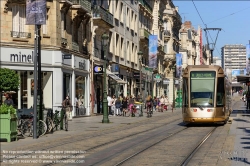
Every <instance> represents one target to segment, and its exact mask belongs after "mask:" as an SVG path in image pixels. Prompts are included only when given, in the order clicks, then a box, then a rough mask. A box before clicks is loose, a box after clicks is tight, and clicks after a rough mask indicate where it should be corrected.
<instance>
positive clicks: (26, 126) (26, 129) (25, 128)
mask: <svg viewBox="0 0 250 166" xmlns="http://www.w3.org/2000/svg"><path fill="white" fill-rule="evenodd" d="M20 131H21V134H22V136H23V137H29V136H30V135H31V133H32V123H31V122H30V120H29V119H28V120H26V121H24V122H23V124H22V125H21V127H20Z"/></svg>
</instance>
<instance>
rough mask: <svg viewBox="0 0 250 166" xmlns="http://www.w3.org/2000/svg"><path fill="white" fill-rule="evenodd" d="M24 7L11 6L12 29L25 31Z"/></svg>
mask: <svg viewBox="0 0 250 166" xmlns="http://www.w3.org/2000/svg"><path fill="white" fill-rule="evenodd" d="M25 10H26V8H25V6H24V5H13V6H12V21H13V22H12V23H13V25H12V31H14V32H25V30H26V29H25V28H26V25H25V24H26V11H25ZM13 37H15V36H13Z"/></svg>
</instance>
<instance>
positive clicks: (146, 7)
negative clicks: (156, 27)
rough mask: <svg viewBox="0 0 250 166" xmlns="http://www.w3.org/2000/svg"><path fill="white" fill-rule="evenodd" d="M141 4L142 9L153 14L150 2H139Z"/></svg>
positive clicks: (142, 0)
mask: <svg viewBox="0 0 250 166" xmlns="http://www.w3.org/2000/svg"><path fill="white" fill-rule="evenodd" d="M138 2H139V3H140V4H139V5H140V7H143V8H145V9H146V10H147V11H148V12H149V13H150V14H152V13H153V9H152V7H151V6H150V5H149V4H148V2H147V1H146V0H139V1H138Z"/></svg>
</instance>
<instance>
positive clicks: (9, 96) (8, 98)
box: [4, 93, 14, 106]
mask: <svg viewBox="0 0 250 166" xmlns="http://www.w3.org/2000/svg"><path fill="white" fill-rule="evenodd" d="M5 98H6V100H5V101H4V104H6V105H8V106H14V102H13V100H12V98H11V95H10V94H9V93H6V94H5Z"/></svg>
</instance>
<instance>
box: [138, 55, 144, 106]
mask: <svg viewBox="0 0 250 166" xmlns="http://www.w3.org/2000/svg"><path fill="white" fill-rule="evenodd" d="M137 54H138V57H139V62H140V96H141V102H142V89H141V75H142V73H141V70H142V56H143V52H142V51H139V52H138V53H137Z"/></svg>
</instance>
